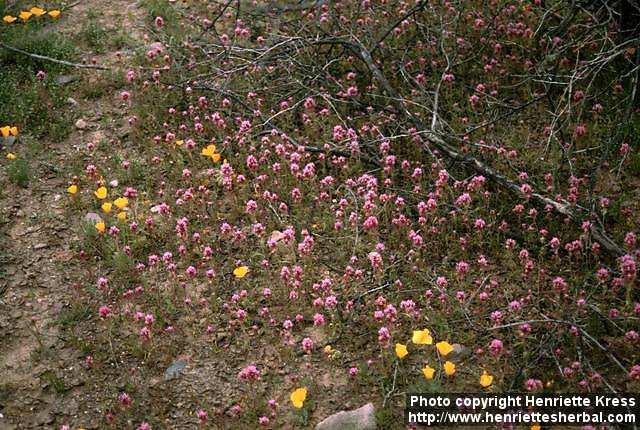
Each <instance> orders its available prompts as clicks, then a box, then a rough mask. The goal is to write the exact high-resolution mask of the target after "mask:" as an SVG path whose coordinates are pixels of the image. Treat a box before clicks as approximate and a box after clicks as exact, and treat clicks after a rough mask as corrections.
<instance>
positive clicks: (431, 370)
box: [422, 366, 436, 379]
mask: <svg viewBox="0 0 640 430" xmlns="http://www.w3.org/2000/svg"><path fill="white" fill-rule="evenodd" d="M434 373H436V369H434V368H433V367H431V366H425V367H424V368H423V369H422V374H423V375H424V377H425V378H427V379H433V374H434Z"/></svg>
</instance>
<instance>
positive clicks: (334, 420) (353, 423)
mask: <svg viewBox="0 0 640 430" xmlns="http://www.w3.org/2000/svg"><path fill="white" fill-rule="evenodd" d="M375 429H376V416H375V408H374V407H373V404H372V403H367V404H366V405H364V406H362V407H361V408H359V409H354V410H352V411H340V412H338V413H337V414H333V415H331V416H329V417H327V418H325V419H324V420H322V421H321V422H319V423H318V425H316V430H375Z"/></svg>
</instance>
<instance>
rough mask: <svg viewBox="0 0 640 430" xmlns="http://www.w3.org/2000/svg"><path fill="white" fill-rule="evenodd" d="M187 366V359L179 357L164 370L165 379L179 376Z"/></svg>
mask: <svg viewBox="0 0 640 430" xmlns="http://www.w3.org/2000/svg"><path fill="white" fill-rule="evenodd" d="M186 367H187V361H186V360H182V359H178V360H176V361H174V362H173V363H171V366H169V367H167V370H165V371H164V380H165V381H170V380H172V379H175V378H177V377H178V376H180V375H181V374H182V372H184V369H185V368H186Z"/></svg>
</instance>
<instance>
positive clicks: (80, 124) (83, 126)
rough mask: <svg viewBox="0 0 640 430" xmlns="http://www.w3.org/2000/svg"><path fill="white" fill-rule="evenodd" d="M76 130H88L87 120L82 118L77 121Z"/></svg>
mask: <svg viewBox="0 0 640 430" xmlns="http://www.w3.org/2000/svg"><path fill="white" fill-rule="evenodd" d="M76 128H77V129H78V130H84V129H86V128H87V122H86V121H85V120H83V119H82V118H80V119H79V120H77V121H76Z"/></svg>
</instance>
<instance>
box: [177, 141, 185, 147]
mask: <svg viewBox="0 0 640 430" xmlns="http://www.w3.org/2000/svg"><path fill="white" fill-rule="evenodd" d="M183 143H184V140H182V139H181V140H176V146H182V144H183Z"/></svg>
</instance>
